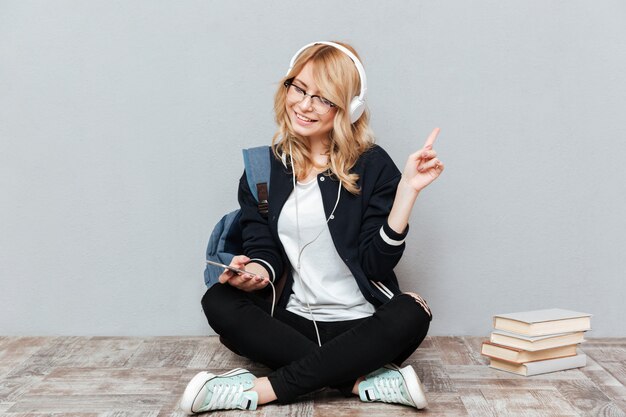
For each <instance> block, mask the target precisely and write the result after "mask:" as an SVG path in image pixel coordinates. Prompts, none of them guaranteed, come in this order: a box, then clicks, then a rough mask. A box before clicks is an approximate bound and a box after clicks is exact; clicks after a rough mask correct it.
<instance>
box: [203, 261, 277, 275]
mask: <svg viewBox="0 0 626 417" xmlns="http://www.w3.org/2000/svg"><path fill="white" fill-rule="evenodd" d="M206 263H207V264H209V265H214V266H219V267H220V268H224V269H228V270H229V271H232V272H234V273H235V274H237V275H243V274H248V275H252V276H253V277H255V278H256V279H258V280H263V279H265V278H263V277H262V276H261V275H257V274H255V273H254V272H249V271H244V270H243V269H239V268H235V267H234V266H230V265H226V264H221V263H219V262H213V261H208V260H207V261H206Z"/></svg>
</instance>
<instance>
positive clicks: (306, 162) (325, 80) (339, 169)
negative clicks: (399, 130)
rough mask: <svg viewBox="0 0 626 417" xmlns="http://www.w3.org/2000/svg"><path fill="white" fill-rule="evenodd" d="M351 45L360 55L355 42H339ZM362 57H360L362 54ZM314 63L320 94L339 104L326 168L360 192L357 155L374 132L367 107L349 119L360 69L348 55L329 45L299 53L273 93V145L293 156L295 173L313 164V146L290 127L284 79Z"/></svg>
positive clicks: (371, 141)
mask: <svg viewBox="0 0 626 417" xmlns="http://www.w3.org/2000/svg"><path fill="white" fill-rule="evenodd" d="M333 42H335V43H338V44H340V45H343V46H345V47H346V48H348V49H349V50H350V51H352V53H354V54H355V55H356V56H357V57H359V56H358V55H357V53H356V51H355V50H354V48H352V46H350V45H348V44H345V43H342V42H336V41H333ZM359 59H360V58H359ZM308 62H312V63H313V78H314V80H315V82H316V83H317V86H318V88H319V90H320V95H321V96H323V97H325V98H327V99H328V100H330V101H332V102H333V103H335V104H336V105H337V112H336V113H335V118H334V121H333V129H332V130H331V132H330V133H329V140H330V147H329V155H328V164H327V167H326V168H327V170H329V171H330V173H331V175H334V176H335V177H337V178H338V179H339V180H340V181H341V183H342V184H343V187H344V188H345V189H346V190H347V191H349V192H350V193H352V194H358V193H359V192H360V189H359V187H358V185H357V181H358V179H359V176H358V175H357V174H355V173H351V172H350V170H351V169H352V167H354V164H355V163H356V161H357V159H359V157H360V156H361V154H363V153H364V152H365V151H367V150H368V149H370V148H371V147H372V145H373V144H374V134H373V132H372V130H371V128H370V127H369V112H368V110H367V108H366V109H365V111H364V112H363V114H362V115H361V117H360V118H359V120H357V121H356V122H355V123H354V124H352V123H351V122H350V113H349V109H350V102H351V101H352V98H353V97H354V96H358V95H359V92H360V90H361V81H360V78H359V73H358V71H357V69H356V67H355V66H354V63H353V62H352V60H351V59H350V57H349V56H348V55H346V54H345V53H343V52H342V51H340V50H339V49H337V48H335V47H333V46H330V45H323V44H322V45H313V46H311V47H309V48H307V49H306V50H305V51H303V52H302V53H301V54H300V56H298V58H297V60H296V62H295V63H294V66H293V68H292V69H291V71H289V74H287V75H286V76H285V77H284V78H283V79H281V81H280V84H279V86H278V90H277V91H276V94H275V96H274V113H275V119H276V124H277V125H278V129H277V131H276V133H275V134H274V137H273V138H272V148H273V149H274V154H275V155H276V157H278V158H280V157H281V155H283V154H284V155H287V156H289V157H291V161H292V166H295V169H296V172H295V173H296V176H297V177H298V178H304V177H305V176H306V175H307V173H308V172H309V170H310V169H311V168H313V160H312V155H311V149H310V148H309V144H308V141H307V140H306V139H305V138H304V137H303V136H301V135H298V134H296V133H295V132H294V131H293V130H292V128H291V122H290V119H289V114H288V113H287V110H286V106H285V103H286V99H287V88H286V87H285V86H284V83H285V81H287V80H290V79H293V78H294V77H296V76H297V75H298V74H299V73H300V71H301V70H302V68H303V67H304V66H305V65H306V64H307V63H308Z"/></svg>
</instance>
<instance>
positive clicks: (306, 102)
mask: <svg viewBox="0 0 626 417" xmlns="http://www.w3.org/2000/svg"><path fill="white" fill-rule="evenodd" d="M298 107H300V108H301V109H302V110H311V108H312V107H313V99H312V98H311V96H304V98H303V99H302V101H301V102H300V103H298Z"/></svg>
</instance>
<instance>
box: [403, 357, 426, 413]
mask: <svg viewBox="0 0 626 417" xmlns="http://www.w3.org/2000/svg"><path fill="white" fill-rule="evenodd" d="M398 370H399V371H400V373H401V374H402V377H403V378H404V383H405V384H406V388H407V391H409V395H410V396H411V399H412V400H413V404H415V407H416V408H417V409H418V410H421V409H422V408H426V407H428V402H427V401H426V395H424V389H423V387H422V382H421V381H420V379H419V377H418V376H417V374H416V373H415V370H414V369H413V367H412V366H411V365H409V366H405V367H404V368H401V369H398Z"/></svg>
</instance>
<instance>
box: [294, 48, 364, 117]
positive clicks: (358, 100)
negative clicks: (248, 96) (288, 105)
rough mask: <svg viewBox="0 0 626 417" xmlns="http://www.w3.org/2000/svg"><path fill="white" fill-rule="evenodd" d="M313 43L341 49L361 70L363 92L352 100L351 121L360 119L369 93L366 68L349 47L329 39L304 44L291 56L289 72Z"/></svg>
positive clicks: (359, 70) (357, 68) (358, 69)
mask: <svg viewBox="0 0 626 417" xmlns="http://www.w3.org/2000/svg"><path fill="white" fill-rule="evenodd" d="M313 45H329V46H333V47H335V48H337V49H339V50H340V51H341V52H343V53H344V54H346V55H348V56H349V57H350V59H351V60H352V62H354V66H355V67H356V70H357V71H358V72H359V78H360V79H361V92H360V93H359V95H358V96H356V97H353V98H352V101H351V102H350V121H351V122H352V123H354V122H356V121H357V120H359V117H361V115H362V114H363V112H364V111H365V95H366V93H367V78H366V76H365V69H364V68H363V64H361V61H359V58H357V57H356V55H354V54H353V53H352V52H351V51H350V50H349V49H348V48H346V47H345V46H343V45H339V44H337V43H334V42H327V41H319V42H313V43H310V44H308V45H304V46H303V47H302V48H300V50H298V52H296V54H295V55H294V56H293V58H291V62H290V63H289V70H288V71H287V74H289V72H291V69H292V68H293V66H294V64H295V63H296V59H298V56H300V54H301V53H302V52H303V51H304V50H305V49H307V48H309V47H311V46H313Z"/></svg>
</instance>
